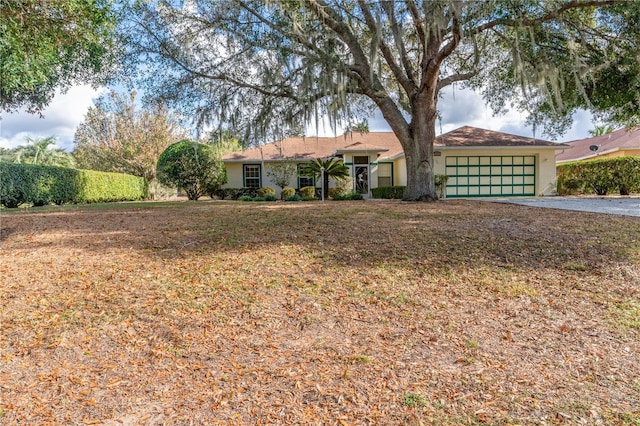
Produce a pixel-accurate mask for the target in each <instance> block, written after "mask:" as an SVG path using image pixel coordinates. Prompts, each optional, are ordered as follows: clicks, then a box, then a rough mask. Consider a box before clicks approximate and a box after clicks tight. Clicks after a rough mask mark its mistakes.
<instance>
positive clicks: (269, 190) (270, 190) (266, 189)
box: [258, 186, 276, 197]
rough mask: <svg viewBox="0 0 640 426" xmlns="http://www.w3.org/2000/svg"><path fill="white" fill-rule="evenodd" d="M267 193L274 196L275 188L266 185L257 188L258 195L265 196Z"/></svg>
mask: <svg viewBox="0 0 640 426" xmlns="http://www.w3.org/2000/svg"><path fill="white" fill-rule="evenodd" d="M267 195H273V196H275V195H276V190H275V189H273V188H270V187H268V186H263V187H262V188H258V197H266V196H267Z"/></svg>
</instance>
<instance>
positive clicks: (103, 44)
mask: <svg viewBox="0 0 640 426" xmlns="http://www.w3.org/2000/svg"><path fill="white" fill-rule="evenodd" d="M115 25H116V19H115V15H114V13H113V10H112V4H111V0H64V1H42V0H0V112H1V111H7V112H10V111H13V110H15V109H17V108H20V107H26V108H27V110H28V111H30V112H41V111H42V109H43V108H44V107H46V106H47V104H48V103H49V102H50V101H51V99H52V98H53V96H54V95H55V93H56V90H58V89H60V90H65V89H68V88H69V87H71V86H72V85H74V84H80V83H100V82H101V81H103V79H104V78H106V77H107V73H108V72H109V70H110V67H111V65H112V64H113V52H114V50H113V47H114V45H115V44H114V35H115V31H114V29H115Z"/></svg>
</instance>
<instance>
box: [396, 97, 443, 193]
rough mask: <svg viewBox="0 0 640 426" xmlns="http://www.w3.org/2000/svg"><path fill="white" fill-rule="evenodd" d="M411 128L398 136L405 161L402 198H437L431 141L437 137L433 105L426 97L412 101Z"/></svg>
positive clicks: (433, 141)
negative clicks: (403, 134) (405, 184)
mask: <svg viewBox="0 0 640 426" xmlns="http://www.w3.org/2000/svg"><path fill="white" fill-rule="evenodd" d="M413 111H414V115H413V117H412V121H411V125H410V127H411V129H410V131H409V132H408V133H409V134H408V135H407V137H406V138H404V139H405V140H402V139H403V138H401V139H400V142H401V144H402V148H403V149H404V155H405V159H406V163H407V187H406V188H405V191H404V197H403V199H404V200H407V201H436V200H438V194H437V193H436V187H435V181H434V178H435V174H434V171H433V144H434V143H435V141H436V117H437V114H436V107H435V102H430V101H429V99H424V98H423V99H422V102H420V101H419V100H418V101H417V102H416V103H415V104H414V109H413Z"/></svg>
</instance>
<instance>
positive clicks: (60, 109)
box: [0, 86, 594, 151]
mask: <svg viewBox="0 0 640 426" xmlns="http://www.w3.org/2000/svg"><path fill="white" fill-rule="evenodd" d="M106 91H107V89H106V88H102V89H97V90H96V89H93V88H91V87H89V86H77V87H73V88H71V89H70V90H69V91H68V92H67V93H64V94H62V93H60V94H58V95H56V96H55V97H54V99H53V101H52V102H51V104H50V105H49V107H47V108H46V109H45V110H44V112H43V116H44V117H43V118H40V117H39V116H38V115H37V114H35V115H34V114H28V113H26V112H24V111H21V112H17V113H13V114H7V113H0V147H2V148H15V147H17V146H19V145H23V144H24V143H25V138H26V137H27V136H29V137H31V138H39V137H43V138H44V137H49V136H55V137H57V146H56V147H57V148H62V149H65V150H67V151H71V150H73V136H74V134H75V131H76V127H77V126H78V125H79V124H80V123H81V122H83V121H84V118H85V115H86V113H87V110H88V109H89V107H90V106H92V105H93V101H94V100H95V99H97V98H98V97H99V96H100V95H101V94H103V93H105V92H106ZM443 95H444V96H443V98H442V99H441V100H440V101H439V103H438V107H439V109H440V115H441V117H442V120H441V122H440V123H439V124H438V128H437V129H436V132H437V133H438V134H440V133H441V132H442V133H446V132H448V131H451V130H454V129H457V128H458V127H462V126H474V127H480V128H483V129H488V130H495V131H500V132H506V133H512V134H516V135H520V136H529V137H532V136H534V135H533V130H532V129H531V128H530V127H526V126H525V125H524V122H525V118H526V117H525V115H524V114H520V113H519V112H517V111H509V112H508V113H507V114H505V115H501V116H493V113H492V111H491V109H490V108H489V107H488V106H486V105H485V102H484V100H483V99H482V97H481V96H480V95H478V94H476V93H475V92H473V91H471V90H462V89H455V93H454V92H453V90H450V91H448V92H444V93H443ZM593 127H594V124H593V121H592V117H591V115H590V114H589V113H588V112H585V111H582V112H578V113H576V114H575V115H574V122H573V126H572V127H571V129H570V130H569V131H567V133H565V134H564V135H563V136H562V137H561V138H559V139H557V140H554V142H566V141H571V140H576V139H582V138H586V137H589V133H588V132H589V130H590V129H593ZM369 130H370V131H372V132H375V131H389V130H390V129H389V127H388V126H387V125H386V123H385V121H384V119H383V118H382V117H381V116H380V115H379V114H378V115H376V116H375V117H373V118H371V119H370V120H369ZM316 133H318V135H319V136H333V135H334V132H333V131H331V130H330V129H329V128H323V127H321V128H320V130H319V132H316V131H315V130H314V129H309V130H308V131H307V134H308V135H309V136H314V135H316ZM339 133H341V132H339ZM535 136H536V137H538V138H541V135H539V134H537V135H535Z"/></svg>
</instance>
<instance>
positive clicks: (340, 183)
mask: <svg viewBox="0 0 640 426" xmlns="http://www.w3.org/2000/svg"><path fill="white" fill-rule="evenodd" d="M351 191H353V178H352V177H351V176H347V177H346V178H344V179H339V180H336V187H335V188H329V197H331V198H334V197H335V196H336V195H337V196H340V195H347V194H351Z"/></svg>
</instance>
